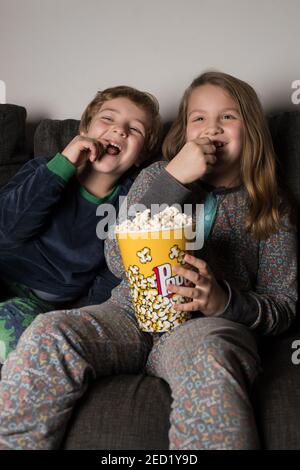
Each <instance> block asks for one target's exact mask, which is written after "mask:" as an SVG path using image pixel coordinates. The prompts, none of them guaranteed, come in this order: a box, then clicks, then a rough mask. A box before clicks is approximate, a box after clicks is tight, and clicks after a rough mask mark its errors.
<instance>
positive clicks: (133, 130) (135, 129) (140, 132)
mask: <svg viewBox="0 0 300 470" xmlns="http://www.w3.org/2000/svg"><path fill="white" fill-rule="evenodd" d="M129 129H130V130H131V131H132V132H135V133H137V134H140V135H143V133H142V131H141V130H140V129H138V128H137V127H130V128H129Z"/></svg>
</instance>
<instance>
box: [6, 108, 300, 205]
mask: <svg viewBox="0 0 300 470" xmlns="http://www.w3.org/2000/svg"><path fill="white" fill-rule="evenodd" d="M25 119H26V110H25V108H23V107H21V106H16V105H10V104H5V105H0V185H1V172H5V168H6V166H9V167H12V168H11V169H10V171H11V172H13V169H14V170H15V171H17V169H18V168H19V166H20V164H23V163H24V162H25V161H27V160H28V159H29V158H30V157H29V156H28V154H26V152H25ZM269 124H270V129H271V134H272V138H273V142H274V147H275V151H276V154H277V156H278V173H279V175H280V176H281V179H282V181H283V182H284V183H285V184H286V186H287V187H288V188H289V189H290V190H291V192H292V193H293V195H294V197H295V199H296V201H297V203H298V205H300V110H299V111H294V112H283V113H280V114H277V115H274V116H272V117H270V119H269ZM78 128H79V121H78V120H75V119H65V120H54V119H44V120H42V121H41V122H40V123H39V125H38V127H37V129H36V131H35V135H34V156H46V157H47V156H49V157H51V156H53V155H55V154H56V153H57V152H60V151H62V150H63V148H64V147H65V146H66V145H67V144H68V143H69V141H70V140H71V139H72V138H73V137H74V136H75V135H76V134H78ZM16 163H17V164H18V165H16V166H15V167H13V166H12V165H14V164H16ZM11 176H12V175H11Z"/></svg>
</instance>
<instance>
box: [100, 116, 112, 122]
mask: <svg viewBox="0 0 300 470" xmlns="http://www.w3.org/2000/svg"><path fill="white" fill-rule="evenodd" d="M102 119H103V120H104V121H109V122H111V121H112V118H111V117H110V116H102Z"/></svg>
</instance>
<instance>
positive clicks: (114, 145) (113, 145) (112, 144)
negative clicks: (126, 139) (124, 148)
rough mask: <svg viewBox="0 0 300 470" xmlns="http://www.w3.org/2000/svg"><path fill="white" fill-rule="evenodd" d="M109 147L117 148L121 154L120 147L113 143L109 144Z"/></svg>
mask: <svg viewBox="0 0 300 470" xmlns="http://www.w3.org/2000/svg"><path fill="white" fill-rule="evenodd" d="M109 145H111V146H112V147H115V148H117V149H118V150H119V151H120V152H121V147H120V145H118V144H115V143H113V142H109Z"/></svg>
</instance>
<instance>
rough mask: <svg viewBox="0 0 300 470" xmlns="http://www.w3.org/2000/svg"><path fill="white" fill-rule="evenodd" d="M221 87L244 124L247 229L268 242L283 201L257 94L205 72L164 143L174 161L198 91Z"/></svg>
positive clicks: (183, 103) (188, 92)
mask: <svg viewBox="0 0 300 470" xmlns="http://www.w3.org/2000/svg"><path fill="white" fill-rule="evenodd" d="M206 84H211V85H215V86H218V87H220V88H222V89H224V90H225V91H227V93H229V95H230V96H231V97H232V98H233V99H234V101H235V102H236V103H237V105H238V108H239V112H240V115H241V118H242V124H243V130H244V132H243V147H242V149H243V150H242V155H241V165H240V177H241V180H242V182H243V183H244V185H245V188H246V191H247V194H248V203H249V215H248V218H247V220H246V229H247V231H249V232H250V233H252V235H253V236H254V237H255V238H257V239H266V238H268V237H269V236H270V235H271V234H272V233H275V232H276V231H277V230H278V229H279V228H280V227H281V223H280V201H281V198H280V196H279V190H278V183H277V178H276V157H275V153H274V148H273V143H272V138H271V135H270V131H269V128H268V124H267V121H266V118H265V115H264V112H263V108H262V106H261V103H260V101H259V99H258V97H257V94H256V92H255V91H254V90H253V88H252V87H251V86H250V85H248V84H247V83H246V82H243V81H242V80H239V79H238V78H235V77H233V76H231V75H227V74H225V73H221V72H206V73H203V74H202V75H200V76H199V77H197V78H195V80H193V82H192V83H191V85H190V86H189V87H188V88H187V90H186V91H185V93H184V95H183V98H182V100H181V102H180V105H179V111H178V115H177V118H176V120H175V121H174V123H173V125H172V127H171V129H170V131H169V133H168V135H167V137H166V139H165V141H164V144H163V154H164V156H165V158H166V159H168V160H171V159H172V158H173V157H174V156H175V155H176V154H177V153H178V152H179V151H180V149H181V148H182V147H183V146H184V144H185V142H186V127H187V108H188V102H189V98H190V96H191V93H192V92H193V90H194V89H195V88H198V87H200V86H202V85H206Z"/></svg>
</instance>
